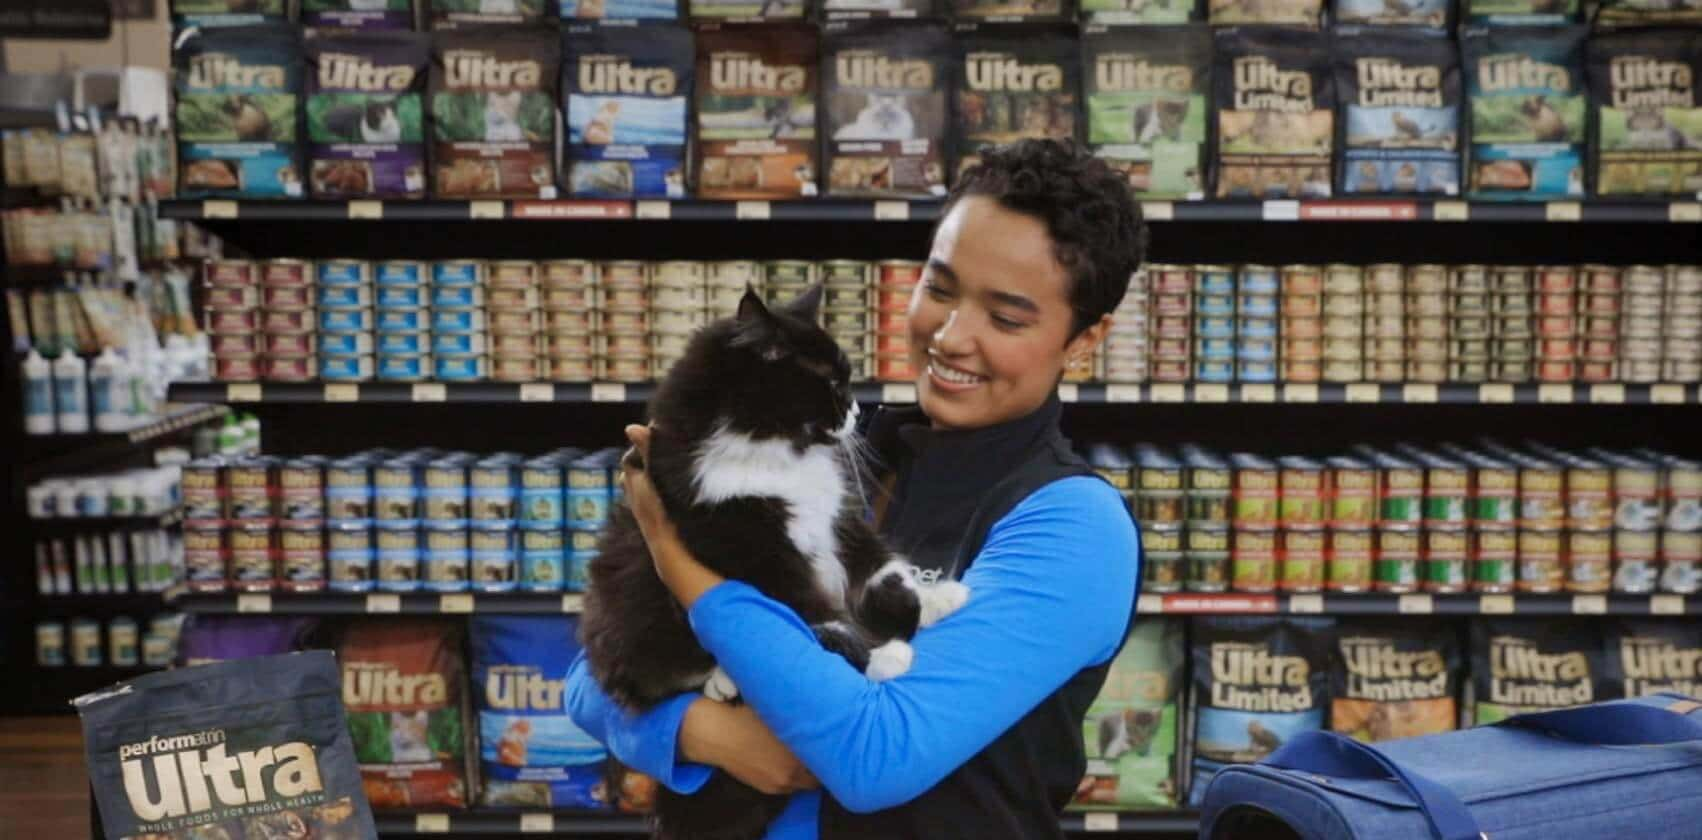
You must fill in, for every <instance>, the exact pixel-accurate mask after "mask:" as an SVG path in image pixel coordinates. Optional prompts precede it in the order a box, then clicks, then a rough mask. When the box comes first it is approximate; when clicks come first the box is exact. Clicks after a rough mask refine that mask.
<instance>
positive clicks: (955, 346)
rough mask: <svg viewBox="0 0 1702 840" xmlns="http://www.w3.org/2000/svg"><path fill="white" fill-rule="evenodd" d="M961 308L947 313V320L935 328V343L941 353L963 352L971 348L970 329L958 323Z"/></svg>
mask: <svg viewBox="0 0 1702 840" xmlns="http://www.w3.org/2000/svg"><path fill="white" fill-rule="evenodd" d="M960 311H961V310H957V309H953V310H952V311H951V313H950V314H948V315H946V322H945V323H943V324H941V325H940V328H939V329H937V330H934V340H933V345H934V347H935V348H936V349H938V350H939V351H940V352H941V353H945V354H947V355H951V354H954V353H962V352H965V351H967V350H968V349H969V330H968V329H967V328H966V327H965V326H963V325H960V324H959V323H958V320H957V316H958V313H959V312H960Z"/></svg>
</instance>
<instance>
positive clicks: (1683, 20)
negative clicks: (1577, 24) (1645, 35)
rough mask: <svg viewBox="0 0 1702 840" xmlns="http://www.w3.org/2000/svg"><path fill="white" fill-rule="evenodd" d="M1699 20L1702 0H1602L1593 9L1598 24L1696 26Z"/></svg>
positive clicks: (1700, 19)
mask: <svg viewBox="0 0 1702 840" xmlns="http://www.w3.org/2000/svg"><path fill="white" fill-rule="evenodd" d="M1697 24H1702V2H1699V0H1671V2H1661V3H1652V2H1649V0H1602V3H1601V5H1600V8H1599V11H1597V12H1596V26H1597V27H1614V26H1672V25H1679V26H1696V25H1697Z"/></svg>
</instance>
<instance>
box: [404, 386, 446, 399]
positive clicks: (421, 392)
mask: <svg viewBox="0 0 1702 840" xmlns="http://www.w3.org/2000/svg"><path fill="white" fill-rule="evenodd" d="M411 395H412V397H413V400H414V402H443V401H444V400H447V399H449V389H448V388H446V387H444V385H443V383H442V382H416V383H414V387H413V391H412V394H411Z"/></svg>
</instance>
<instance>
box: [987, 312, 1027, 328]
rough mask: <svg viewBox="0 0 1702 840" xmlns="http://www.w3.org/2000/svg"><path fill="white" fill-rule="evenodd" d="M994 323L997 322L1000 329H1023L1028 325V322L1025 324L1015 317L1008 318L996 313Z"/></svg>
mask: <svg viewBox="0 0 1702 840" xmlns="http://www.w3.org/2000/svg"><path fill="white" fill-rule="evenodd" d="M993 323H994V324H997V325H998V326H999V328H1000V329H1006V330H1017V329H1022V328H1023V327H1025V326H1027V324H1024V323H1023V322H1021V321H1018V320H1015V319H1012V318H1006V317H1005V316H1003V315H994V316H993Z"/></svg>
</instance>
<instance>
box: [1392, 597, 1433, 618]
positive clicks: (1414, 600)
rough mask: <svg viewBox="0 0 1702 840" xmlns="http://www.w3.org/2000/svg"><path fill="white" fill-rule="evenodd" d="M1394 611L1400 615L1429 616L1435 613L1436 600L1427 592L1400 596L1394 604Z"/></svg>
mask: <svg viewBox="0 0 1702 840" xmlns="http://www.w3.org/2000/svg"><path fill="white" fill-rule="evenodd" d="M1395 609H1396V610H1398V611H1399V612H1400V614H1401V615H1429V614H1431V613H1433V612H1436V599H1435V598H1432V597H1430V593H1428V592H1419V593H1414V594H1410V595H1402V596H1401V597H1400V600H1399V601H1397V602H1396V603H1395Z"/></svg>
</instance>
